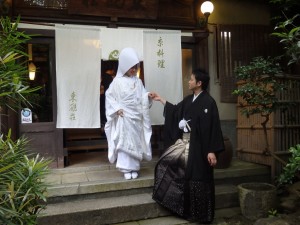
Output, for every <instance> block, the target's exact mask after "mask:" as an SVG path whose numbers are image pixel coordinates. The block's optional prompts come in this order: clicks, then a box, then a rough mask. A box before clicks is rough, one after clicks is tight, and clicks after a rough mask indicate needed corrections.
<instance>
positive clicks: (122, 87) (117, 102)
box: [105, 48, 152, 180]
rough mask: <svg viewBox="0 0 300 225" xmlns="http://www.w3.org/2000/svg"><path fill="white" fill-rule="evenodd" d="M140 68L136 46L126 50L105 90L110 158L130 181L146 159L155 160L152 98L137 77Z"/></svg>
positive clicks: (106, 126)
mask: <svg viewBox="0 0 300 225" xmlns="http://www.w3.org/2000/svg"><path fill="white" fill-rule="evenodd" d="M138 67H139V59H138V57H137V54H136V52H135V51H134V49H132V48H125V49H123V50H122V51H121V53H120V56H119V66H118V71H117V74H116V77H115V78H114V80H113V81H112V83H111V84H110V86H109V88H108V90H107V91H106V93H105V97H106V100H105V108H106V117H107V122H106V124H105V133H106V136H107V141H108V159H109V161H110V163H115V162H116V167H117V168H118V169H119V170H120V171H121V172H122V173H124V178H125V179H127V180H129V179H136V178H137V177H138V171H139V170H140V162H141V161H142V160H143V159H144V160H147V161H150V160H151V159H152V151H151V143H150V138H151V135H152V128H151V122H150V117H149V108H150V106H151V103H152V99H151V98H149V96H148V95H149V93H148V92H147V91H146V89H145V88H144V85H143V83H142V81H141V80H140V79H139V78H138V77H137V70H138Z"/></svg>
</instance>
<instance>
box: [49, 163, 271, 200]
mask: <svg viewBox="0 0 300 225" xmlns="http://www.w3.org/2000/svg"><path fill="white" fill-rule="evenodd" d="M155 164H156V162H155V161H154V162H148V163H144V164H143V165H142V167H141V170H140V173H139V178H138V179H135V180H129V181H128V180H125V179H124V178H123V175H122V173H120V172H119V171H117V170H116V169H115V167H114V166H111V165H106V166H94V167H80V168H73V169H72V168H70V169H56V170H54V171H52V173H51V174H50V175H49V176H48V177H47V181H48V182H49V183H50V184H52V185H51V186H50V187H49V188H48V198H50V199H51V198H57V197H58V198H61V197H72V196H73V197H74V196H76V195H79V196H80V195H86V194H97V195H98V197H100V195H103V197H105V196H106V195H109V196H112V194H111V193H109V194H108V192H118V191H123V192H124V194H130V192H131V191H133V192H135V191H136V189H144V188H152V187H153V183H154V166H155ZM214 176H215V183H216V184H235V185H237V184H239V183H242V182H250V181H264V182H267V180H268V179H269V178H270V170H269V168H268V167H266V166H262V165H258V164H253V163H248V162H240V161H239V160H233V161H232V163H231V166H230V168H227V169H215V175H214ZM117 195H118V196H119V195H120V193H118V194H117Z"/></svg>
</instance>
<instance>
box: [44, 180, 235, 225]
mask: <svg viewBox="0 0 300 225" xmlns="http://www.w3.org/2000/svg"><path fill="white" fill-rule="evenodd" d="M236 206H238V198H237V188H236V186H235V185H217V186H216V209H221V208H231V207H236ZM167 215H171V214H170V212H169V211H167V210H165V209H164V208H162V207H161V206H159V205H158V204H157V203H156V202H155V201H153V200H152V192H148V193H138V194H131V195H123V196H115V197H106V198H87V199H83V198H82V199H80V200H73V201H65V202H58V203H55V204H49V205H48V206H47V208H46V210H44V211H43V212H42V214H41V216H40V217H39V219H38V224H40V225H41V224H47V225H54V224H55V225H56V224H65V225H68V224H70V225H83V224H87V225H94V224H95V225H96V224H97V225H102V224H113V223H121V222H126V221H133V220H143V219H148V218H156V217H161V216H167Z"/></svg>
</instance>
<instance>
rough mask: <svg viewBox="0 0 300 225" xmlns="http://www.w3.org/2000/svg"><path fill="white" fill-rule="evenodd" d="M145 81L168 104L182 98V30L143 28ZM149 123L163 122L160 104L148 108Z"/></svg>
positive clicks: (149, 89)
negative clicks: (146, 29) (148, 29)
mask: <svg viewBox="0 0 300 225" xmlns="http://www.w3.org/2000/svg"><path fill="white" fill-rule="evenodd" d="M143 43H144V80H145V86H146V89H147V90H148V91H154V92H157V93H159V94H160V95H161V96H162V97H164V98H166V99H167V100H168V101H169V102H171V103H174V104H176V103H178V102H179V101H181V100H182V57H181V32H180V31H169V30H156V31H144V40H143ZM150 117H151V122H152V125H162V124H164V117H163V106H162V105H161V104H160V103H154V104H153V105H152V107H151V109H150Z"/></svg>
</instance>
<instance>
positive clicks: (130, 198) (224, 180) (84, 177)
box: [38, 160, 270, 225]
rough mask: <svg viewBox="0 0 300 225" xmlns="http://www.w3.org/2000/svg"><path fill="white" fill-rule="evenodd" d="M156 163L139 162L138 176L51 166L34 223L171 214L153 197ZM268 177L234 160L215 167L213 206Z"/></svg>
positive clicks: (234, 202) (233, 201) (231, 203)
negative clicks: (45, 201)
mask: <svg viewBox="0 0 300 225" xmlns="http://www.w3.org/2000/svg"><path fill="white" fill-rule="evenodd" d="M155 164H156V161H153V162H148V163H143V164H142V168H141V170H140V176H139V177H138V179H135V180H129V181H128V180H125V179H124V178H123V175H122V173H120V172H119V171H117V170H116V169H115V167H114V165H106V166H95V167H80V168H70V169H58V170H57V169H56V170H54V171H52V172H51V174H49V176H48V177H47V181H48V182H51V181H52V184H53V185H52V186H51V187H50V188H49V190H48V205H47V208H46V209H45V210H44V211H42V214H41V215H40V216H39V219H38V221H39V223H38V224H39V225H44V224H47V225H52V224H53V225H54V224H65V225H68V224H70V225H77V224H80V225H85V224H86V225H94V224H97V225H100V224H113V223H122V222H126V221H135V220H143V219H148V218H157V217H161V216H168V215H170V213H169V212H168V211H167V210H165V209H164V208H162V207H160V206H159V205H158V204H157V203H156V202H154V201H153V200H152V188H153V183H154V166H155ZM269 178H270V170H269V168H268V167H266V166H262V165H258V164H253V163H248V162H242V161H239V160H233V161H232V163H231V166H230V168H227V169H216V170H215V183H216V209H226V208H231V207H237V206H239V202H238V194H237V186H236V185H237V184H239V183H242V182H245V181H246V182H251V181H264V182H266V180H267V179H269Z"/></svg>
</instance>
